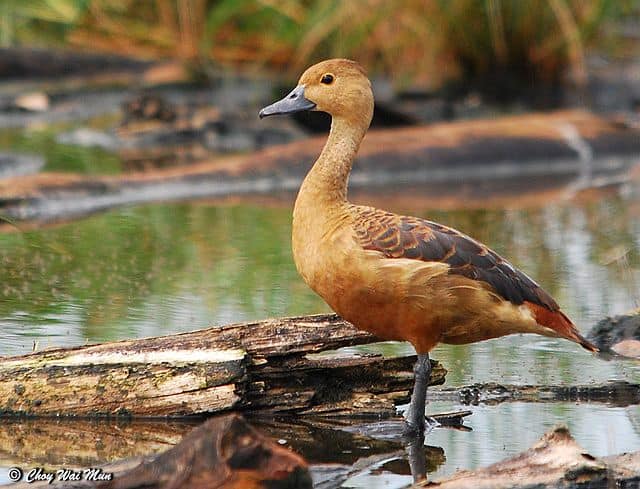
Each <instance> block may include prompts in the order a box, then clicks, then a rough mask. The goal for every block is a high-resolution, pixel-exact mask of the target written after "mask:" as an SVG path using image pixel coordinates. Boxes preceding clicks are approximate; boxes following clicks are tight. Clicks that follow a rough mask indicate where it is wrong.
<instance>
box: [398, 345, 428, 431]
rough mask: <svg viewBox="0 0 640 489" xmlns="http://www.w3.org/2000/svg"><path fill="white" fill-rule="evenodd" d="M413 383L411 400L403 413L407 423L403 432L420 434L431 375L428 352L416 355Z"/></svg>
mask: <svg viewBox="0 0 640 489" xmlns="http://www.w3.org/2000/svg"><path fill="white" fill-rule="evenodd" d="M413 374H414V377H415V378H414V383H413V392H412V394H411V402H410V403H409V407H408V408H407V410H406V411H405V413H404V419H405V422H406V423H407V426H406V429H405V434H407V435H411V434H422V433H424V427H425V414H424V409H425V405H426V402H427V385H429V377H431V362H430V361H429V354H428V353H424V354H422V355H418V360H417V361H416V364H415V365H414V367H413Z"/></svg>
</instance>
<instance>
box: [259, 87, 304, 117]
mask: <svg viewBox="0 0 640 489" xmlns="http://www.w3.org/2000/svg"><path fill="white" fill-rule="evenodd" d="M315 106H316V104H314V103H313V102H312V101H311V100H307V99H306V98H304V85H298V86H297V87H296V88H294V89H293V90H292V91H291V92H290V93H289V95H287V96H286V97H285V98H283V99H282V100H278V101H277V102H274V103H272V104H271V105H268V106H267V107H265V108H264V109H262V110H261V111H260V113H259V114H258V115H259V116H260V119H262V118H263V117H267V116H269V115H281V114H293V113H294V112H302V111H303V110H311V109H313V108H315Z"/></svg>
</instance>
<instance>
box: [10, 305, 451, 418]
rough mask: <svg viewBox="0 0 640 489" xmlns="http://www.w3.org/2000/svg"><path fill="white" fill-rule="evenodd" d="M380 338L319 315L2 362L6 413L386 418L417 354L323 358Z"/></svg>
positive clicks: (436, 380) (440, 376)
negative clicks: (256, 413) (281, 414)
mask: <svg viewBox="0 0 640 489" xmlns="http://www.w3.org/2000/svg"><path fill="white" fill-rule="evenodd" d="M375 341H377V339H376V338H375V337H374V336H372V335H370V334H368V333H365V332H362V331H359V330H357V329H355V328H354V327H353V326H352V325H351V324H349V323H347V322H345V321H343V320H342V319H340V318H339V317H338V316H336V315H317V316H305V317H295V318H283V319H271V320H265V321H259V322H252V323H243V324H235V325H230V326H222V327H212V328H209V329H204V330H200V331H194V332H190V333H182V334H176V335H170V336H163V337H156V338H146V339H138V340H127V341H118V342H113V343H104V344H99V345H91V346H82V347H75V348H54V349H49V350H45V351H42V352H38V353H32V354H29V355H24V356H15V357H5V358H1V359H0V416H88V417H113V416H115V417H118V416H124V417H157V416H163V417H165V416H169V417H179V416H187V415H197V414H208V413H215V412H220V411H225V410H230V409H236V410H245V411H268V412H274V413H277V412H296V413H300V414H305V415H316V416H332V417H335V416H371V417H375V418H379V417H389V416H393V415H394V414H395V411H396V410H395V406H396V405H397V404H401V403H404V402H407V401H408V398H409V391H410V389H411V386H412V383H413V363H414V362H415V356H406V357H401V358H384V357H382V356H381V355H368V354H362V355H355V354H353V355H344V354H326V353H325V354H321V355H318V354H317V353H319V352H323V351H326V350H333V349H336V348H340V347H344V346H353V345H358V344H364V343H373V342H375ZM432 365H433V367H434V368H433V372H432V375H431V384H432V385H435V384H442V383H443V382H444V376H445V373H446V371H445V369H444V368H443V367H441V366H440V365H439V364H438V363H437V362H432Z"/></svg>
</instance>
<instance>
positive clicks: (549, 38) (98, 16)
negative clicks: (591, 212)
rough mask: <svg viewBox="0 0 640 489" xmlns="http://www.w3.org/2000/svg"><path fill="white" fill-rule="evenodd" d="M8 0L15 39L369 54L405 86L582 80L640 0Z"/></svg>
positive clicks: (182, 50) (300, 59) (274, 63)
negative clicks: (590, 57) (48, 36)
mask: <svg viewBox="0 0 640 489" xmlns="http://www.w3.org/2000/svg"><path fill="white" fill-rule="evenodd" d="M6 2H9V4H12V5H13V7H14V8H13V9H12V8H11V7H9V8H10V9H12V10H15V9H17V10H18V11H20V14H19V15H5V16H3V19H4V20H2V27H3V28H2V32H3V35H2V40H3V42H4V43H5V45H6V44H8V43H11V41H12V39H13V40H15V39H18V38H20V37H22V38H24V37H29V38H31V39H33V38H37V37H38V36H37V35H36V33H35V32H33V29H34V28H35V27H36V26H37V27H38V29H39V32H46V31H47V29H46V28H44V29H43V26H46V25H49V29H50V30H53V31H54V32H55V33H56V34H58V37H59V38H60V40H61V41H62V42H63V43H66V44H68V45H71V46H75V47H82V48H84V49H94V50H103V51H110V52H126V53H130V54H134V55H138V56H143V57H175V58H179V59H182V60H185V61H186V62H188V63H191V64H193V65H195V66H210V65H211V64H213V65H215V66H218V67H233V68H235V69H238V68H249V67H252V68H255V67H260V68H264V67H268V68H270V69H272V70H274V71H276V70H277V71H279V72H280V71H281V70H283V69H285V70H287V72H288V73H289V74H291V75H292V74H293V73H297V72H299V71H300V69H301V68H303V67H304V66H306V65H308V64H309V63H312V62H314V61H317V60H319V59H322V58H326V57H331V56H344V57H352V58H357V59H359V60H360V61H361V62H362V63H363V64H365V65H367V66H369V67H370V68H371V69H372V71H375V72H379V73H383V74H386V75H388V76H390V77H391V78H392V79H393V80H394V81H395V82H396V83H399V84H403V83H413V84H419V85H422V86H438V85H440V84H441V83H442V82H444V81H446V80H451V79H456V78H466V79H473V78H476V77H482V76H485V75H487V74H492V73H496V72H498V73H502V72H504V73H512V74H514V75H516V76H517V77H518V78H520V79H530V80H533V81H546V82H549V81H553V80H558V79H559V78H560V77H562V76H564V75H565V74H567V73H568V74H570V75H571V76H572V78H573V79H574V80H575V81H577V82H583V81H584V79H585V77H586V74H585V73H586V71H585V52H586V51H587V50H588V49H590V48H592V47H600V46H604V45H607V46H610V45H611V36H608V37H606V36H603V35H602V33H603V29H601V27H602V26H603V25H610V24H611V23H614V22H616V20H618V19H620V18H621V17H622V16H623V15H624V14H625V13H626V12H627V11H628V10H629V9H630V8H633V4H634V0H620V1H618V0H395V1H388V0H349V1H348V2H344V1H339V0H32V1H30V2H29V1H28V2H20V1H18V0H5V3H6ZM20 5H27V6H28V7H19V6H20ZM3 8H4V9H5V10H6V9H7V7H6V5H5V7H3ZM47 17H49V18H48V19H47ZM56 26H57V27H56ZM61 26H62V28H61ZM29 29H31V31H29ZM29 32H30V34H28V35H27V34H25V33H29ZM608 32H613V31H612V30H608ZM7 33H13V34H7ZM16 33H22V34H21V35H19V34H16ZM614 41H615V40H614Z"/></svg>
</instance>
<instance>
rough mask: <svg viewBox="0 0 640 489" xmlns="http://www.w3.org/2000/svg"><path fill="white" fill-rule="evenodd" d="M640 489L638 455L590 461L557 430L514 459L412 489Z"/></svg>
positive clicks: (563, 430) (564, 431)
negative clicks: (616, 488)
mask: <svg viewBox="0 0 640 489" xmlns="http://www.w3.org/2000/svg"><path fill="white" fill-rule="evenodd" d="M639 486H640V452H634V453H628V454H622V455H615V456H611V457H602V458H598V457H594V456H593V455H591V454H589V453H587V452H586V451H585V450H584V449H583V448H582V447H581V446H580V445H578V444H577V443H576V441H575V440H574V439H573V437H572V436H571V434H570V433H569V430H568V429H567V428H565V427H558V428H555V429H553V430H552V431H550V432H548V433H546V434H545V435H544V436H543V437H542V438H541V439H540V441H538V443H536V444H535V445H534V446H533V447H531V448H530V449H529V450H527V451H525V452H523V453H520V454H518V455H516V456H515V457H512V458H509V459H506V460H502V461H500V462H498V463H495V464H493V465H490V466H488V467H485V468H481V469H478V470H473V471H460V472H457V473H455V474H454V475H453V476H451V477H449V478H446V479H441V480H437V481H433V482H428V481H424V482H420V483H418V484H415V485H414V486H413V488H414V489H417V488H423V487H432V488H438V489H467V488H470V487H473V488H474V489H525V488H526V489H531V488H534V487H536V488H537V487H554V488H563V489H579V488H589V489H608V488H610V487H620V488H632V487H639Z"/></svg>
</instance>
